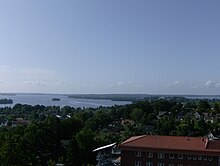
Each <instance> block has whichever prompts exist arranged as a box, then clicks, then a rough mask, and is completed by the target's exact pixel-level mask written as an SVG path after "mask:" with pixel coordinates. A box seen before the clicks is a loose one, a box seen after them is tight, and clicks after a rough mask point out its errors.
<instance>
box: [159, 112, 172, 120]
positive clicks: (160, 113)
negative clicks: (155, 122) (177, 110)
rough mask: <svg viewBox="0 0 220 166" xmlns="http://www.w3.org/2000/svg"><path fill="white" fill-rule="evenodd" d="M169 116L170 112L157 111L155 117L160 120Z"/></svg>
mask: <svg viewBox="0 0 220 166" xmlns="http://www.w3.org/2000/svg"><path fill="white" fill-rule="evenodd" d="M169 115H170V112H166V111H159V113H158V115H157V118H158V119H160V118H162V117H165V116H169Z"/></svg>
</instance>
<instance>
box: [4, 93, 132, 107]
mask: <svg viewBox="0 0 220 166" xmlns="http://www.w3.org/2000/svg"><path fill="white" fill-rule="evenodd" d="M4 98H7V99H12V100H13V104H0V107H6V106H14V105H15V104H17V103H20V104H29V105H37V104H39V105H45V106H60V107H63V106H71V107H75V108H76V107H81V108H82V107H91V108H96V107H99V106H103V107H107V106H114V105H125V104H130V103H131V102H129V101H111V100H95V99H74V98H68V97H67V96H65V95H44V94H43V95H38V94H34V95H32V94H16V95H0V99H4ZM52 98H59V99H60V101H52Z"/></svg>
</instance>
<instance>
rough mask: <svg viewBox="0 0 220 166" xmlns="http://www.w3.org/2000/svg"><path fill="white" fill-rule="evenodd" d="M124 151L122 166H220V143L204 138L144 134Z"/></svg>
mask: <svg viewBox="0 0 220 166" xmlns="http://www.w3.org/2000/svg"><path fill="white" fill-rule="evenodd" d="M120 149H121V165H122V166H220V158H219V157H220V141H219V140H212V139H210V140H209V139H208V138H204V137H178V136H147V135H144V136H137V137H131V138H130V139H128V140H126V141H125V142H123V143H122V144H121V145H120Z"/></svg>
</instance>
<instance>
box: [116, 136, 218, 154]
mask: <svg viewBox="0 0 220 166" xmlns="http://www.w3.org/2000/svg"><path fill="white" fill-rule="evenodd" d="M120 147H122V148H123V147H128V148H147V149H162V150H163V149H166V150H183V151H185V150H187V151H207V152H220V141H219V140H214V141H209V140H208V139H207V138H205V137H181V136H156V135H154V136H152V135H144V136H139V137H131V138H130V139H128V140H126V141H125V142H123V143H122V144H121V145H120Z"/></svg>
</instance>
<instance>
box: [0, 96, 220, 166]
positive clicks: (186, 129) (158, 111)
mask: <svg viewBox="0 0 220 166" xmlns="http://www.w3.org/2000/svg"><path fill="white" fill-rule="evenodd" d="M219 112H220V109H219V103H218V102H216V101H207V100H196V101H195V100H186V99H181V98H172V99H171V98H170V99H155V100H151V101H148V100H144V101H138V102H135V103H133V104H130V105H124V106H114V107H99V108H96V109H94V108H73V107H69V106H66V107H62V108H60V107H58V106H51V107H45V106H41V105H36V106H30V105H21V104H16V105H15V106H14V107H12V108H11V107H5V108H0V116H1V121H9V122H13V121H15V120H16V118H22V119H25V120H30V121H31V124H29V125H26V126H25V125H17V126H13V125H12V124H13V123H8V125H7V126H2V127H1V128H0V163H1V165H3V166H4V165H55V163H65V164H66V165H76V166H80V165H95V163H96V161H95V156H96V154H95V153H93V152H92V150H94V149H96V148H97V147H100V146H103V145H106V144H110V143H113V142H118V143H121V142H122V141H124V140H125V139H127V138H129V137H131V136H134V135H141V134H146V133H148V134H160V135H185V136H187V135H188V136H204V135H206V134H207V133H208V132H209V131H212V132H213V134H215V135H219V133H220V132H219V129H220V120H219V119H218V118H216V119H214V120H213V121H206V120H204V117H203V116H201V117H199V118H198V117H194V114H195V113H198V114H201V115H202V113H208V114H209V115H210V116H213V117H214V116H217V115H218V113H219ZM180 117H181V118H180Z"/></svg>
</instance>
